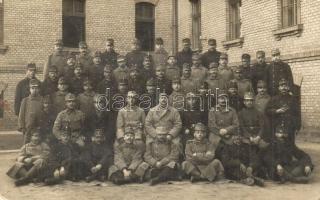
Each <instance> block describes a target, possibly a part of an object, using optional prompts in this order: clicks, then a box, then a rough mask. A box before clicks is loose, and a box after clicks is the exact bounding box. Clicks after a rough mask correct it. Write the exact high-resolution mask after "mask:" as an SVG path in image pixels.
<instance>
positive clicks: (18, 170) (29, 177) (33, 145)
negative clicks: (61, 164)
mask: <svg viewBox="0 0 320 200" xmlns="http://www.w3.org/2000/svg"><path fill="white" fill-rule="evenodd" d="M32 132H33V133H32V134H31V138H30V142H29V143H27V144H25V145H23V147H22V148H21V150H20V154H19V157H18V158H17V162H16V163H15V164H14V166H13V167H11V168H10V169H9V171H8V172H7V175H8V176H10V177H11V178H13V179H17V180H16V181H15V185H16V186H22V185H26V184H28V183H30V182H31V181H33V179H35V178H37V176H38V175H39V174H40V172H41V170H42V169H43V168H44V166H45V164H46V161H47V158H48V155H49V146H48V145H47V144H46V143H42V142H41V137H40V130H38V129H37V130H33V131H32Z"/></svg>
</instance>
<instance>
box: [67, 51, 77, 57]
mask: <svg viewBox="0 0 320 200" xmlns="http://www.w3.org/2000/svg"><path fill="white" fill-rule="evenodd" d="M69 58H73V59H76V56H75V55H74V53H73V52H69V53H68V55H67V59H69Z"/></svg>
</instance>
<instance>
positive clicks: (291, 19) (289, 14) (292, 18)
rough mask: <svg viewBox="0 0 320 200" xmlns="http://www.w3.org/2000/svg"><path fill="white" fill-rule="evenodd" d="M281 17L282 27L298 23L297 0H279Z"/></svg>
mask: <svg viewBox="0 0 320 200" xmlns="http://www.w3.org/2000/svg"><path fill="white" fill-rule="evenodd" d="M281 19H282V20H281V22H282V27H283V28H286V27H290V26H294V25H297V24H298V23H297V21H298V2H297V0H281Z"/></svg>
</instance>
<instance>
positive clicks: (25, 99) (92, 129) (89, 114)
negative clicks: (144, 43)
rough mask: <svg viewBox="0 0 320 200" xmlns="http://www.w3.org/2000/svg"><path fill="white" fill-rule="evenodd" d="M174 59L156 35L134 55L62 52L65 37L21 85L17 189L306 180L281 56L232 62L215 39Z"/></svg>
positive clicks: (307, 169) (13, 173) (186, 47)
mask: <svg viewBox="0 0 320 200" xmlns="http://www.w3.org/2000/svg"><path fill="white" fill-rule="evenodd" d="M182 42H183V49H182V50H181V51H180V52H178V53H177V54H176V55H173V54H169V53H168V52H167V51H166V50H165V49H164V47H163V40H162V39H161V38H157V39H156V48H155V52H154V53H153V54H152V55H150V54H145V53H144V52H143V51H141V50H140V43H139V41H138V40H135V41H134V42H133V43H132V50H131V51H130V52H129V53H127V54H126V56H122V55H119V54H118V53H116V52H115V50H114V41H113V40H112V39H108V40H107V42H106V50H105V51H104V52H103V53H101V52H99V51H97V52H95V53H94V54H93V55H90V53H89V51H88V46H87V44H86V43H85V42H80V43H79V52H80V53H79V54H78V55H75V54H73V53H68V54H67V56H66V54H65V52H64V51H63V44H62V41H61V40H58V41H57V42H56V43H55V52H54V53H53V54H52V55H50V56H49V58H48V62H47V65H46V66H45V67H44V81H43V82H41V81H39V80H38V79H37V78H36V76H35V74H36V65H35V64H34V63H30V64H28V65H27V73H26V78H25V79H23V80H22V81H20V82H19V83H18V85H17V88H16V98H15V112H16V114H17V115H18V119H19V130H20V131H21V132H22V133H23V135H24V146H23V147H22V149H21V152H20V155H19V157H18V158H17V162H16V163H15V165H14V166H13V167H12V168H10V170H9V171H8V173H7V174H8V175H9V176H10V177H12V178H14V179H16V181H15V184H16V185H17V186H20V185H25V184H28V183H30V182H32V181H36V182H44V183H45V184H47V185H52V184H57V183H61V182H62V181H63V180H65V179H67V180H71V181H79V180H86V181H87V182H90V181H92V180H100V181H105V180H107V179H108V180H110V181H112V182H113V183H115V184H118V185H120V184H125V183H130V182H144V181H146V180H149V181H150V184H151V185H155V184H158V183H160V182H164V181H169V180H182V179H183V178H186V177H188V178H190V180H191V182H196V181H202V180H207V181H210V182H213V181H217V180H221V179H225V178H226V179H230V180H235V181H238V182H241V183H244V184H247V185H259V186H263V185H264V179H272V180H275V181H279V182H280V183H283V182H286V181H290V182H296V183H307V182H308V181H309V179H310V175H311V172H312V170H313V164H312V161H311V158H310V156H309V155H308V154H307V153H305V152H304V151H302V150H301V149H299V148H298V147H297V146H296V144H295V135H296V133H297V132H298V131H299V129H300V117H299V116H300V111H299V102H298V98H297V95H295V91H294V90H293V88H294V83H293V77H292V72H291V69H290V66H289V65H288V64H286V63H284V62H282V61H281V59H280V51H279V50H278V49H275V50H273V51H272V53H271V54H272V62H271V63H269V64H267V63H266V60H265V59H266V56H265V52H263V51H258V52H257V54H256V59H257V63H256V64H254V65H251V57H250V55H249V54H243V55H242V57H241V60H242V65H240V66H236V67H234V68H231V67H229V66H228V55H227V54H226V53H220V52H218V51H217V50H216V40H214V39H209V40H208V46H209V49H208V51H206V52H205V53H203V54H200V53H199V52H194V51H192V49H191V44H190V39H188V38H186V39H183V41H182Z"/></svg>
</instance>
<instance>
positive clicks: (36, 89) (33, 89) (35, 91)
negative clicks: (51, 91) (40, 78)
mask: <svg viewBox="0 0 320 200" xmlns="http://www.w3.org/2000/svg"><path fill="white" fill-rule="evenodd" d="M39 91H40V89H39V87H38V86H31V87H30V94H31V96H37V95H38V94H39Z"/></svg>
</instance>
